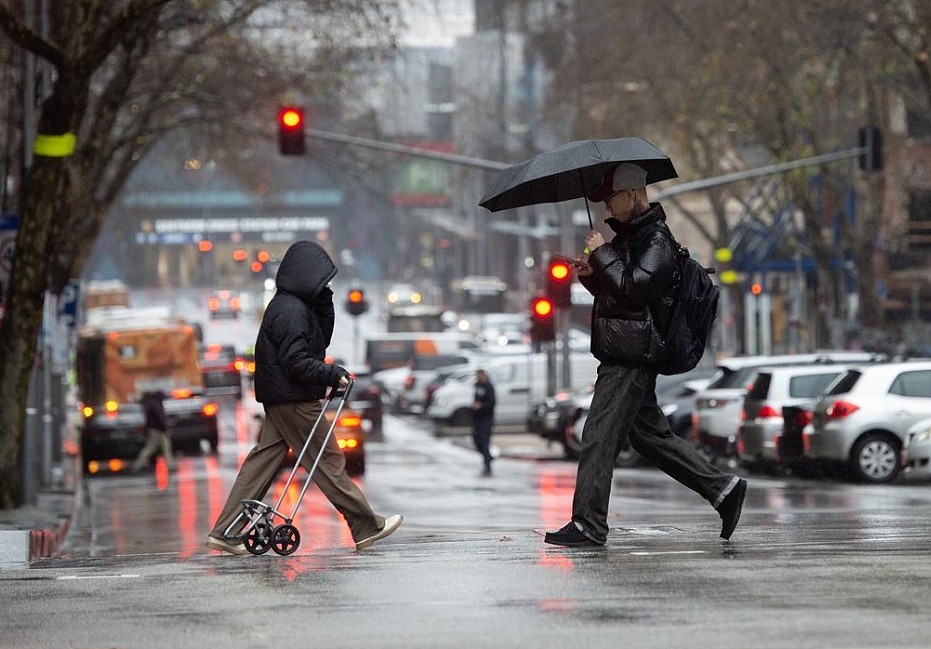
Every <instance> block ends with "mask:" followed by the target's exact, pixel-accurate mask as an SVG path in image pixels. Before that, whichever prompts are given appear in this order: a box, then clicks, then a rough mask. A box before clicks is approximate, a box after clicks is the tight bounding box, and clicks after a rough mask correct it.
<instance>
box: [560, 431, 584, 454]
mask: <svg viewBox="0 0 931 649" xmlns="http://www.w3.org/2000/svg"><path fill="white" fill-rule="evenodd" d="M562 448H563V453H564V454H565V456H566V459H567V460H578V459H579V454H580V453H581V451H582V443H581V441H580V440H578V439H576V438H575V435H573V434H572V427H571V426H569V427H567V428H566V432H565V434H564V435H563V439H562Z"/></svg>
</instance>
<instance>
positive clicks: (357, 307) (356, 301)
mask: <svg viewBox="0 0 931 649" xmlns="http://www.w3.org/2000/svg"><path fill="white" fill-rule="evenodd" d="M368 310H369V303H368V301H367V300H366V299H365V292H364V291H363V290H362V289H361V288H351V289H349V292H348V293H347V294H346V313H348V314H349V315H351V316H353V317H355V316H359V315H362V314H363V313H365V312H366V311H368Z"/></svg>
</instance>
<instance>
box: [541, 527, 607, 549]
mask: <svg viewBox="0 0 931 649" xmlns="http://www.w3.org/2000/svg"><path fill="white" fill-rule="evenodd" d="M543 542H544V543H549V544H550V545H564V546H566V547H570V548H576V547H586V546H589V547H591V546H595V545H603V544H602V543H595V542H594V541H592V540H591V539H590V538H588V537H587V536H585V535H584V534H582V530H580V529H579V528H578V526H577V525H576V524H575V523H573V522H572V521H569V522H568V523H566V524H565V525H564V526H563V527H562V528H560V529H558V530H556V531H555V532H547V533H546V536H544V537H543Z"/></svg>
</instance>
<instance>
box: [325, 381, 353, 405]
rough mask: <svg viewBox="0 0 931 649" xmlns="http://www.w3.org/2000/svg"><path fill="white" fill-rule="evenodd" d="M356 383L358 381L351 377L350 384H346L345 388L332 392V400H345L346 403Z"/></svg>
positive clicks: (338, 388)
mask: <svg viewBox="0 0 931 649" xmlns="http://www.w3.org/2000/svg"><path fill="white" fill-rule="evenodd" d="M355 383H356V380H355V379H354V378H352V377H351V376H350V377H349V383H348V384H346V387H345V388H340V387H336V388H333V390H332V392H330V399H343V400H344V401H345V400H348V399H349V393H350V392H351V391H352V386H353V385H355Z"/></svg>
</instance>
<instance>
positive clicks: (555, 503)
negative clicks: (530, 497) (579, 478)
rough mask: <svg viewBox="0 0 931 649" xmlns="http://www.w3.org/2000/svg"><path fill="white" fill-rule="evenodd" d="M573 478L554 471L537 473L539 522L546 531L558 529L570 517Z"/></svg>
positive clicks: (573, 485)
mask: <svg viewBox="0 0 931 649" xmlns="http://www.w3.org/2000/svg"><path fill="white" fill-rule="evenodd" d="M574 491H575V476H574V475H572V476H570V475H568V474H566V473H565V472H559V471H556V470H540V471H538V472H537V492H538V493H539V494H540V520H541V521H542V522H543V526H544V527H545V528H546V529H548V530H555V529H559V528H560V527H562V526H563V525H565V524H566V521H568V520H569V517H570V516H571V515H572V495H573V492H574Z"/></svg>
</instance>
